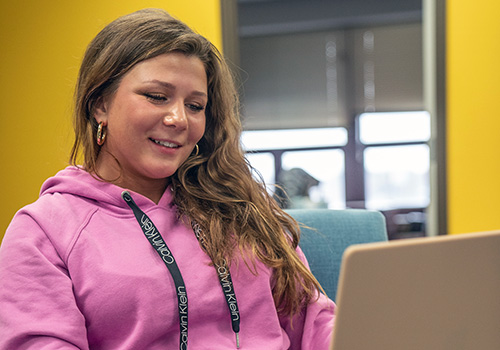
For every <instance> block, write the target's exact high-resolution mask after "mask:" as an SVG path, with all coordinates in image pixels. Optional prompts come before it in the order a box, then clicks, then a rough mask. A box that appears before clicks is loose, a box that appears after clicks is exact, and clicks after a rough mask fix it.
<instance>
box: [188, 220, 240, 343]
mask: <svg viewBox="0 0 500 350" xmlns="http://www.w3.org/2000/svg"><path fill="white" fill-rule="evenodd" d="M191 226H192V227H193V231H194V233H195V235H196V238H198V241H199V242H200V244H201V245H204V244H203V232H202V230H201V227H200V225H198V223H197V222H195V221H191ZM214 265H215V267H216V268H217V275H218V276H219V282H220V285H221V287H222V291H223V292H224V296H225V297H226V302H227V306H228V307H229V313H230V314H231V326H232V328H233V332H234V334H236V348H238V349H239V348H240V337H239V333H240V311H239V309H238V303H237V301H236V295H235V294H234V287H233V280H232V279H231V273H230V272H229V267H228V266H227V263H226V261H225V260H223V261H222V264H220V265H218V264H215V263H214Z"/></svg>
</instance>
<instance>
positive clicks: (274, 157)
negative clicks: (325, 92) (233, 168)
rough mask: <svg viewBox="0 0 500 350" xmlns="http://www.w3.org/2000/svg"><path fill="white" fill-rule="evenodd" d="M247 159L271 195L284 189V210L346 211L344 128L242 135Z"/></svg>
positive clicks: (270, 131) (266, 131)
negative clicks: (316, 208) (326, 209)
mask: <svg viewBox="0 0 500 350" xmlns="http://www.w3.org/2000/svg"><path fill="white" fill-rule="evenodd" d="M242 143H243V146H244V148H245V149H246V150H247V152H248V153H247V159H248V161H249V162H250V164H251V165H252V167H253V168H255V170H256V171H258V172H259V173H260V175H261V177H262V179H263V180H264V181H265V183H266V185H267V186H268V190H269V191H270V192H271V193H274V192H275V186H273V185H274V184H277V183H278V184H279V185H280V186H282V187H284V188H286V190H287V193H288V195H289V196H290V200H289V201H285V202H286V203H285V202H282V203H283V204H284V206H285V207H287V208H292V207H293V208H297V207H300V208H304V207H325V208H345V159H344V158H345V156H344V151H343V149H342V147H343V146H345V145H346V144H347V131H346V130H345V129H344V128H320V129H288V130H263V131H245V132H244V133H243V135H242Z"/></svg>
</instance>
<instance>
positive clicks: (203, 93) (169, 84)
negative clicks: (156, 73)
mask: <svg viewBox="0 0 500 350" xmlns="http://www.w3.org/2000/svg"><path fill="white" fill-rule="evenodd" d="M145 83H147V84H157V85H161V86H164V87H166V88H168V89H171V90H176V86H175V85H173V84H171V83H168V82H166V81H162V80H158V79H153V80H147V81H145ZM192 94H193V95H195V96H202V97H208V96H207V94H206V93H205V92H203V91H198V90H195V91H193V92H192Z"/></svg>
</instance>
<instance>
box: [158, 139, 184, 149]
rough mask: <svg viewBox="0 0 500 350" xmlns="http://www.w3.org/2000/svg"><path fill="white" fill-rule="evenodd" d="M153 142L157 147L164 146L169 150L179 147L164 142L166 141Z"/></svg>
mask: <svg viewBox="0 0 500 350" xmlns="http://www.w3.org/2000/svg"><path fill="white" fill-rule="evenodd" d="M153 141H154V142H155V143H157V144H159V145H162V146H165V147H170V148H177V147H179V146H178V145H176V144H175V143H170V142H166V141H158V140H153Z"/></svg>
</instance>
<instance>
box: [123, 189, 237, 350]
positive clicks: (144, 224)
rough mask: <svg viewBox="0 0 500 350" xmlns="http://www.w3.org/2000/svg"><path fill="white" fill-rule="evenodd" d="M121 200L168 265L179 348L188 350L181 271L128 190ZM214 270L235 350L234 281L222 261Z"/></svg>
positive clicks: (196, 229)
mask: <svg viewBox="0 0 500 350" xmlns="http://www.w3.org/2000/svg"><path fill="white" fill-rule="evenodd" d="M122 198H123V199H124V200H125V202H126V203H127V204H128V206H129V207H130V209H132V211H133V212H134V216H135V218H136V219H137V222H138V223H139V225H140V226H141V229H142V231H143V232H144V235H145V236H146V238H147V239H148V241H149V243H151V245H152V246H153V248H154V249H155V250H156V252H157V253H158V255H159V256H160V258H161V259H162V260H163V262H164V263H165V265H166V266H167V268H168V270H169V271H170V274H171V275H172V278H173V280H174V284H175V290H176V292H177V303H178V307H179V322H180V343H179V348H180V349H187V340H188V297H187V293H186V286H185V284H184V280H183V279H182V275H181V272H180V270H179V267H178V266H177V263H176V262H175V258H174V256H173V254H172V252H171V251H170V249H169V248H168V246H167V243H165V241H164V239H163V237H162V236H161V234H160V232H159V231H158V229H157V228H156V226H155V225H154V224H153V222H152V221H151V219H150V218H149V217H148V216H147V215H146V214H145V213H144V212H143V211H142V210H141V209H140V208H139V206H138V205H137V204H136V203H135V202H134V200H133V199H132V196H131V195H130V193H129V192H128V191H123V192H122ZM191 226H192V227H193V231H194V233H195V235H196V238H197V239H198V240H199V242H200V244H201V245H203V233H202V230H201V228H200V226H199V225H198V224H197V223H196V222H194V221H193V222H192V223H191ZM214 265H215V267H216V269H217V275H218V276H219V282H220V284H221V287H222V291H223V292H224V296H225V297H226V302H227V306H228V307H229V312H230V314H231V323H232V328H233V331H234V333H235V335H236V348H239V347H240V339H239V331H240V312H239V309H238V303H237V302H236V295H235V293H234V288H233V282H232V280H231V274H230V272H229V268H228V267H227V264H226V262H225V261H223V263H222V264H221V265H217V264H214Z"/></svg>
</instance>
